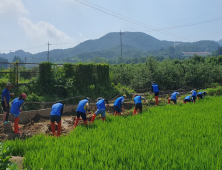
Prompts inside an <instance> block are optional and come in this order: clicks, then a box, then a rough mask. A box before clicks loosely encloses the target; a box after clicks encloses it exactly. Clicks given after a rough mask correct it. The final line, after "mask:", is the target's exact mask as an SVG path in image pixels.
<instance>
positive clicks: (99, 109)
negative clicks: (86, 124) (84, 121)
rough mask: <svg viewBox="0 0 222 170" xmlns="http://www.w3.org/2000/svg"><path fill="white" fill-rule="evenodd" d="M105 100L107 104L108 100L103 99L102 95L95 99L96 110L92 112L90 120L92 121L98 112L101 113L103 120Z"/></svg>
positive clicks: (104, 117) (104, 116)
mask: <svg viewBox="0 0 222 170" xmlns="http://www.w3.org/2000/svg"><path fill="white" fill-rule="evenodd" d="M105 102H106V103H107V106H108V104H109V102H108V100H106V99H103V98H102V97H99V98H98V99H97V103H96V106H97V111H96V112H95V113H94V114H93V116H92V120H91V122H92V123H93V122H94V120H95V118H96V116H98V115H99V114H101V117H102V120H103V121H104V120H105V119H106V106H105Z"/></svg>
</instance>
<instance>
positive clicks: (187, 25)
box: [158, 17, 222, 31]
mask: <svg viewBox="0 0 222 170" xmlns="http://www.w3.org/2000/svg"><path fill="white" fill-rule="evenodd" d="M220 20H222V17H219V18H214V19H209V20H204V21H199V22H194V23H189V24H183V25H177V26H171V27H166V28H161V29H158V30H159V31H163V30H169V29H176V28H182V27H189V26H193V25H199V24H205V23H209V22H214V21H220Z"/></svg>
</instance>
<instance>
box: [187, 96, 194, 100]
mask: <svg viewBox="0 0 222 170" xmlns="http://www.w3.org/2000/svg"><path fill="white" fill-rule="evenodd" d="M185 99H186V100H193V97H192V96H187V97H185Z"/></svg>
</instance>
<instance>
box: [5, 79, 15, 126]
mask: <svg viewBox="0 0 222 170" xmlns="http://www.w3.org/2000/svg"><path fill="white" fill-rule="evenodd" d="M12 87H13V85H12V84H11V83H10V82H8V83H7V84H6V88H5V89H4V90H3V91H2V108H3V115H2V117H3V122H4V123H9V121H8V116H9V110H10V106H9V102H10V96H14V93H10V90H11V89H12Z"/></svg>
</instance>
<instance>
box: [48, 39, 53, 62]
mask: <svg viewBox="0 0 222 170" xmlns="http://www.w3.org/2000/svg"><path fill="white" fill-rule="evenodd" d="M47 45H48V55H47V61H49V46H50V45H52V44H49V41H48V43H47Z"/></svg>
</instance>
